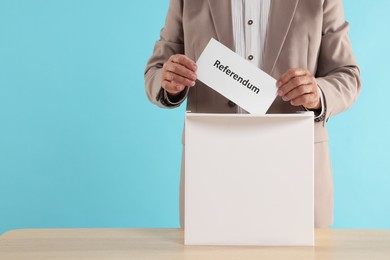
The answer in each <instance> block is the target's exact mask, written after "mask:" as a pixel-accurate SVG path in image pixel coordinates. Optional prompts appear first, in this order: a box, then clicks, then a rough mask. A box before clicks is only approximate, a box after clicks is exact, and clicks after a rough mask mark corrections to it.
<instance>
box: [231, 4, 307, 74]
mask: <svg viewBox="0 0 390 260" xmlns="http://www.w3.org/2000/svg"><path fill="white" fill-rule="evenodd" d="M229 2H230V1H229ZM298 2H299V0H287V1H286V0H271V9H270V13H269V20H268V31H267V39H266V42H265V48H264V60H263V61H264V62H263V66H262V69H263V70H264V71H266V72H267V73H268V74H270V75H272V73H273V71H274V69H275V65H276V62H277V60H278V57H279V54H280V52H281V50H282V47H283V44H284V42H285V40H286V36H287V33H288V30H289V29H290V25H291V22H292V19H293V17H294V14H295V11H296V9H297V6H298Z"/></svg>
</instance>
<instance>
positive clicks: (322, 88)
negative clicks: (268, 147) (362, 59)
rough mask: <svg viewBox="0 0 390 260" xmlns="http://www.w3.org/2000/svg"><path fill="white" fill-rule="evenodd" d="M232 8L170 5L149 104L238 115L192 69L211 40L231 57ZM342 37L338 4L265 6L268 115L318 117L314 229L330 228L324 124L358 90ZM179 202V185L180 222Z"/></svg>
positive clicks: (278, 2)
mask: <svg viewBox="0 0 390 260" xmlns="http://www.w3.org/2000/svg"><path fill="white" fill-rule="evenodd" d="M231 8H232V7H231V1H230V0H171V1H170V6H169V10H168V15H167V18H166V23H165V26H164V28H163V29H162V30H161V35H160V36H161V38H160V40H159V41H157V42H156V44H155V48H154V52H153V55H152V57H151V58H150V60H149V61H148V64H147V67H146V70H145V87H146V93H147V96H148V98H149V99H150V101H151V102H153V103H155V104H156V105H158V106H160V107H165V108H173V107H177V106H179V105H180V104H181V103H182V102H183V101H184V100H185V99H187V110H191V111H192V112H198V113H200V112H207V113H236V112H237V107H236V106H235V104H234V103H232V102H231V101H229V100H227V99H226V98H225V97H223V96H221V95H220V94H218V93H217V92H215V91H213V90H212V89H211V88H209V87H207V86H205V85H204V84H202V83H201V82H199V81H196V64H195V62H194V61H196V60H197V59H198V57H199V55H200V54H201V52H202V51H203V49H204V48H205V46H206V45H207V43H208V42H209V40H210V38H215V39H217V40H218V41H220V42H221V43H223V44H224V45H226V46H228V47H229V48H230V49H232V50H234V41H233V34H232V9H231ZM348 30H349V25H348V23H347V22H346V21H345V19H344V12H343V7H342V0H272V1H271V7H270V11H269V19H268V31H267V37H266V40H265V47H264V58H263V63H262V67H261V69H262V70H264V71H265V72H267V73H268V74H270V75H271V76H273V77H274V78H275V79H277V80H278V83H277V85H278V88H279V91H278V94H279V96H278V98H277V99H276V100H275V102H274V103H273V104H272V106H271V107H270V109H269V111H268V113H291V112H292V113H294V112H296V111H300V110H304V109H310V110H314V111H315V112H317V111H322V112H324V113H323V117H322V118H320V119H319V120H317V121H319V122H316V123H315V225H316V227H328V226H330V225H332V223H333V178H332V171H331V161H330V156H329V148H328V131H327V128H326V122H327V121H328V119H329V118H330V117H331V116H333V115H336V114H338V113H340V112H342V111H344V110H346V109H348V108H349V107H350V106H351V105H352V104H353V103H354V101H355V100H356V98H357V96H358V94H359V91H360V87H361V82H360V79H359V75H360V72H359V68H358V65H357V62H356V60H355V57H354V55H353V52H352V48H351V44H350V41H349V38H348ZM321 92H322V95H323V99H322V101H321ZM322 109H324V110H322ZM182 169H184V167H183V165H182ZM181 178H182V181H183V178H184V175H183V172H182V177H181ZM182 194H183V186H182V185H181V196H180V197H181V221H182V219H183V218H182V212H183V206H184V205H183V196H182Z"/></svg>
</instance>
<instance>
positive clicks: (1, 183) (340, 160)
mask: <svg viewBox="0 0 390 260" xmlns="http://www.w3.org/2000/svg"><path fill="white" fill-rule="evenodd" d="M344 4H345V12H346V17H347V19H348V20H349V21H350V23H351V26H352V27H351V33H350V36H351V39H352V42H353V46H354V50H355V53H356V56H357V58H358V60H359V62H360V65H361V69H362V79H363V83H364V88H363V91H362V93H361V97H360V98H359V101H358V102H357V103H356V105H355V106H354V107H353V108H352V109H351V110H349V111H348V112H346V113H344V114H342V115H339V116H336V117H334V118H332V119H331V120H330V121H329V128H330V135H331V139H330V147H331V152H332V158H333V169H334V178H335V197H336V199H335V203H336V204H335V225H334V227H336V228H390V203H389V201H390V189H389V186H390V185H389V184H390V174H389V173H390V166H389V161H390V157H389V153H388V150H389V146H390V140H389V137H388V133H389V132H390V126H389V124H388V122H389V119H388V113H387V109H386V108H387V106H386V103H387V102H388V96H389V95H390V88H389V87H388V85H389V84H388V83H387V82H388V75H389V72H388V68H389V66H388V62H389V60H390V57H389V52H388V42H389V40H390V36H389V35H388V24H390V16H389V15H388V10H389V8H390V3H389V2H388V1H385V0H378V1H375V4H374V3H372V2H370V1H364V0H346V1H344ZM167 7H168V0H164V1H161V0H153V1H152V0H147V1H145V0H144V1H128V0H67V1H63V0H34V1H32V0H0V233H2V232H5V231H7V230H11V229H16V228H43V227H178V188H179V172H180V156H181V142H180V141H181V131H182V126H183V116H184V108H180V109H176V110H163V109H159V108H157V107H155V106H154V105H152V104H151V103H149V101H148V100H147V99H146V96H145V92H144V80H143V70H144V66H145V63H146V61H147V59H148V57H149V56H150V54H151V52H152V48H153V45H154V42H155V41H156V40H157V39H158V36H159V35H158V34H159V30H160V28H161V27H162V26H163V22H164V19H165V15H166V11H167Z"/></svg>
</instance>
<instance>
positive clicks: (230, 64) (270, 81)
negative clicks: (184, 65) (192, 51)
mask: <svg viewBox="0 0 390 260" xmlns="http://www.w3.org/2000/svg"><path fill="white" fill-rule="evenodd" d="M197 65H198V70H197V75H198V79H199V80H200V81H202V82H203V83H204V84H206V85H207V86H209V87H210V88H212V89H214V90H215V91H217V92H218V93H220V94H221V95H223V96H225V97H226V98H228V99H230V100H231V101H233V102H234V103H236V104H237V105H239V106H240V107H242V108H243V109H245V110H246V111H248V112H249V113H251V114H265V113H266V112H267V110H268V109H269V107H270V106H271V104H272V103H273V101H274V100H275V98H276V96H277V87H276V80H275V79H274V78H272V77H271V76H270V75H268V74H267V73H265V72H264V71H262V70H261V69H259V68H257V67H256V66H254V65H253V64H251V63H250V62H249V61H247V60H245V59H243V58H242V57H240V56H239V55H238V54H237V53H235V52H233V51H231V50H230V49H229V48H227V47H226V46H224V45H223V44H221V43H219V42H218V41H216V40H215V39H213V38H212V39H211V40H210V42H209V43H208V45H207V46H206V48H205V49H204V51H203V52H202V54H201V55H200V57H199V59H198V61H197Z"/></svg>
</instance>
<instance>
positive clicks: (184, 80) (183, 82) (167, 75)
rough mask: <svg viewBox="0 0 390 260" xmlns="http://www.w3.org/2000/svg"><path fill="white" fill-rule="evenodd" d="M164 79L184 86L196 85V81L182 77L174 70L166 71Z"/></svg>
mask: <svg viewBox="0 0 390 260" xmlns="http://www.w3.org/2000/svg"><path fill="white" fill-rule="evenodd" d="M164 75H165V77H164V80H168V81H172V83H176V84H178V85H184V86H190V87H193V86H195V81H192V80H189V79H187V78H185V77H182V76H180V75H178V74H176V73H173V72H169V71H168V72H165V74H164Z"/></svg>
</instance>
